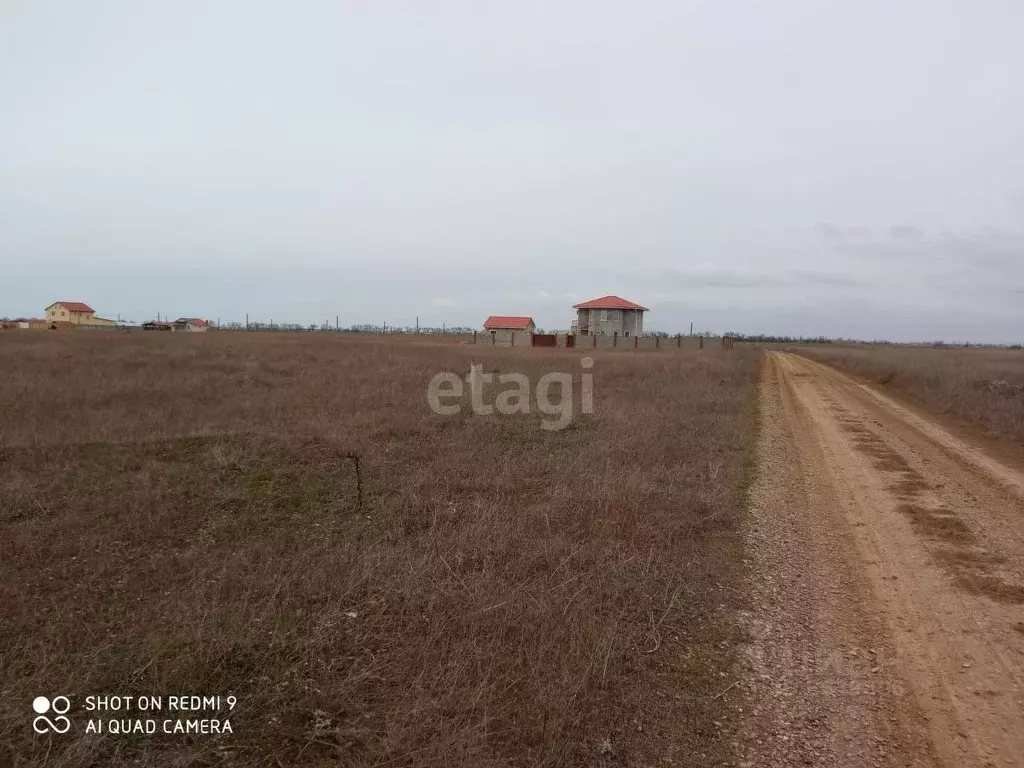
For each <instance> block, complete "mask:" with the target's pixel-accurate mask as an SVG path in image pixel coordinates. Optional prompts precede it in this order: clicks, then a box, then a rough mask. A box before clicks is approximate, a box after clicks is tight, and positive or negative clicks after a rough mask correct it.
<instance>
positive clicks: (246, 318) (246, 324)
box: [245, 312, 249, 331]
mask: <svg viewBox="0 0 1024 768" xmlns="http://www.w3.org/2000/svg"><path fill="white" fill-rule="evenodd" d="M245 330H247V331H248V330H249V313H248V312H246V313H245Z"/></svg>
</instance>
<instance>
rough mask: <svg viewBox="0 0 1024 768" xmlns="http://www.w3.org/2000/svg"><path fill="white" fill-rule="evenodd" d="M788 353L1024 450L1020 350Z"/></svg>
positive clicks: (1023, 376)
mask: <svg viewBox="0 0 1024 768" xmlns="http://www.w3.org/2000/svg"><path fill="white" fill-rule="evenodd" d="M793 351H794V352H797V353H799V354H802V355H805V356H806V357H809V358H811V359H815V360H819V361H821V362H824V363H829V364H830V365H833V366H835V367H837V368H839V369H841V370H844V371H847V372H848V373H852V374H854V375H856V376H861V377H863V378H865V379H867V380H869V381H872V382H874V383H875V384H877V385H879V386H881V387H884V388H887V389H893V390H896V391H898V392H903V393H905V394H908V395H910V396H912V397H913V398H915V399H916V400H918V401H920V402H921V403H923V404H924V405H925V406H927V407H929V408H931V409H933V410H935V411H938V412H939V413H945V414H950V415H952V416H955V417H957V418H959V419H962V420H964V421H966V422H968V423H970V424H973V425H975V426H978V427H980V428H981V429H982V430H984V431H985V432H986V433H987V434H989V435H991V436H998V437H1005V438H1009V439H1011V440H1013V441H1015V442H1016V443H1017V444H1019V445H1024V352H1022V351H1021V350H1016V349H957V348H944V349H936V348H931V347H869V346H835V347H829V346H817V345H815V346H814V347H813V348H812V347H809V346H807V347H800V348H798V349H793Z"/></svg>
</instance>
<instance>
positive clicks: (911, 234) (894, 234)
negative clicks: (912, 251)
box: [889, 224, 924, 241]
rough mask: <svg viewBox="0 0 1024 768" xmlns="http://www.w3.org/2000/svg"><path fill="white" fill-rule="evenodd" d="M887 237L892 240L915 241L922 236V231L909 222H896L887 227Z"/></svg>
mask: <svg viewBox="0 0 1024 768" xmlns="http://www.w3.org/2000/svg"><path fill="white" fill-rule="evenodd" d="M889 237H891V238H892V239H893V240H903V241H915V240H920V239H921V238H923V237H924V231H923V230H921V229H920V228H919V227H915V226H911V225H909V224H897V225H895V226H892V227H889Z"/></svg>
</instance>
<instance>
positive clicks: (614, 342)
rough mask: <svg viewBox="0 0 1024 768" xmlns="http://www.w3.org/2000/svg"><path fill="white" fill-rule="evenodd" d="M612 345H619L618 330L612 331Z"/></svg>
mask: <svg viewBox="0 0 1024 768" xmlns="http://www.w3.org/2000/svg"><path fill="white" fill-rule="evenodd" d="M612 346H613V347H617V346H619V332H618V331H612Z"/></svg>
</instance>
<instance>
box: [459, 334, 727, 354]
mask: <svg viewBox="0 0 1024 768" xmlns="http://www.w3.org/2000/svg"><path fill="white" fill-rule="evenodd" d="M553 335H554V336H555V337H556V344H555V346H557V347H562V348H563V349H564V348H565V347H566V346H568V345H567V344H566V334H564V333H559V334H553ZM530 340H531V334H529V333H527V332H525V331H515V332H505V333H500V332H499V333H494V334H492V333H491V332H489V331H478V332H477V333H476V334H475V335H474V342H475V343H476V344H483V345H486V346H497V347H530V346H531V343H530ZM732 345H733V339H731V338H729V337H722V336H682V335H679V336H618V335H614V334H613V335H611V336H580V335H578V334H577V335H576V337H575V343H574V344H573V346H574V347H575V348H576V349H579V350H582V351H586V350H588V349H621V350H633V349H638V350H639V349H644V350H653V349H665V350H673V349H704V348H708V349H732ZM545 346H550V345H545Z"/></svg>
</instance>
